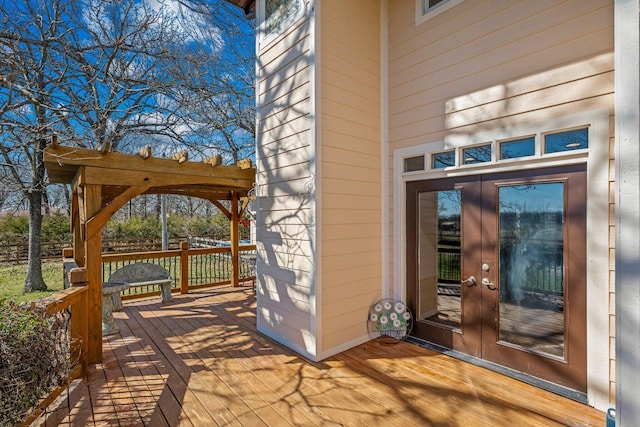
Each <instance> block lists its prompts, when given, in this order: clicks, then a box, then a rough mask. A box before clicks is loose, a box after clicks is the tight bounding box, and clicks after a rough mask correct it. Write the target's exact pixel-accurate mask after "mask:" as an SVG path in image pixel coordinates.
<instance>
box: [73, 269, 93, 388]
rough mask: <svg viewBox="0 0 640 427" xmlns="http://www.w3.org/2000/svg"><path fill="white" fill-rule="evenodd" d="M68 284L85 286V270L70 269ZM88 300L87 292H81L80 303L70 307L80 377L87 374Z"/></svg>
mask: <svg viewBox="0 0 640 427" xmlns="http://www.w3.org/2000/svg"><path fill="white" fill-rule="evenodd" d="M68 277H69V283H70V284H71V286H87V269H86V268H84V267H81V268H78V267H76V268H72V269H71V270H70V271H69V276H68ZM88 315H89V299H88V296H87V292H83V293H82V296H81V297H80V301H79V302H78V303H77V304H74V305H72V306H71V337H72V338H79V339H80V360H79V362H80V365H81V366H82V375H83V376H84V375H86V374H87V372H88V357H87V356H88V352H89V318H88Z"/></svg>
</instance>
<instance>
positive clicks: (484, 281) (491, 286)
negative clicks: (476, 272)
mask: <svg viewBox="0 0 640 427" xmlns="http://www.w3.org/2000/svg"><path fill="white" fill-rule="evenodd" d="M482 284H483V285H485V286H486V287H487V288H489V289H491V290H492V291H495V290H496V289H498V287H497V286H496V285H495V284H493V283H491V282H490V281H489V279H487V278H486V277H485V278H484V279H482Z"/></svg>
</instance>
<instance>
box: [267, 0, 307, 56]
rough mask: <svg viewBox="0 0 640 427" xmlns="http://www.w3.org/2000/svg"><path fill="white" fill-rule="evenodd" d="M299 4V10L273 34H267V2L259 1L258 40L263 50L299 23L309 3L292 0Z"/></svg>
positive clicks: (303, 0)
mask: <svg viewBox="0 0 640 427" xmlns="http://www.w3.org/2000/svg"><path fill="white" fill-rule="evenodd" d="M292 1H294V2H297V3H298V5H299V7H298V10H296V11H295V13H293V14H292V15H290V16H288V17H287V18H285V19H284V20H283V21H282V22H281V23H280V25H278V26H277V27H276V28H274V29H273V30H272V31H271V32H269V33H267V32H266V17H265V14H266V2H267V0H259V1H258V11H257V18H258V39H259V42H260V45H261V49H262V48H264V47H266V46H267V45H269V44H270V43H271V42H273V41H274V40H275V39H277V38H278V37H280V36H281V35H282V34H284V33H285V32H286V31H287V30H288V29H289V28H291V27H292V26H293V24H294V23H295V22H296V21H298V20H299V19H300V18H301V17H302V16H304V14H305V13H306V11H307V1H306V0H292Z"/></svg>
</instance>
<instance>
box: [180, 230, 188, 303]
mask: <svg viewBox="0 0 640 427" xmlns="http://www.w3.org/2000/svg"><path fill="white" fill-rule="evenodd" d="M180 293H181V294H188V293H189V242H180Z"/></svg>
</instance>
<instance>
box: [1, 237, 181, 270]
mask: <svg viewBox="0 0 640 427" xmlns="http://www.w3.org/2000/svg"><path fill="white" fill-rule="evenodd" d="M185 239H186V237H171V238H169V248H170V249H171V248H174V249H175V248H177V247H178V245H179V244H180V242H181V241H183V240H185ZM41 245H42V259H59V258H60V257H61V256H62V249H64V248H67V247H70V246H72V244H71V242H42V243H41ZM161 249H162V239H160V238H155V237H148V238H147V237H136V238H127V239H104V240H103V241H102V252H107V253H118V252H135V251H145V250H151V251H156V250H158V251H159V250H161ZM28 257H29V243H28V242H26V241H25V242H13V243H2V244H0V263H16V264H19V263H21V262H26V261H27V259H28Z"/></svg>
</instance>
